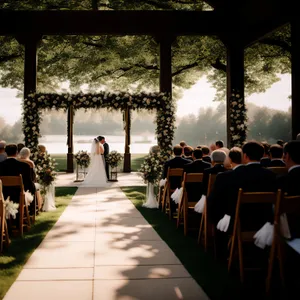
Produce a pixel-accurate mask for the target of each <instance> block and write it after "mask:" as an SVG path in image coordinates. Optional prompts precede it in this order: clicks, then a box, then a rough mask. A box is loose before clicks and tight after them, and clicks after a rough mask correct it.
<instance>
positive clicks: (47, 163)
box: [32, 152, 57, 188]
mask: <svg viewBox="0 0 300 300" xmlns="http://www.w3.org/2000/svg"><path fill="white" fill-rule="evenodd" d="M32 159H33V161H34V163H35V165H36V175H37V180H38V182H39V183H40V184H41V185H42V186H43V187H44V188H45V187H47V186H49V185H50V184H51V183H52V182H53V181H54V180H55V178H56V175H57V173H56V171H55V166H56V165H57V163H56V162H55V159H53V158H52V157H51V156H50V155H49V154H48V153H47V152H36V153H33V155H32Z"/></svg>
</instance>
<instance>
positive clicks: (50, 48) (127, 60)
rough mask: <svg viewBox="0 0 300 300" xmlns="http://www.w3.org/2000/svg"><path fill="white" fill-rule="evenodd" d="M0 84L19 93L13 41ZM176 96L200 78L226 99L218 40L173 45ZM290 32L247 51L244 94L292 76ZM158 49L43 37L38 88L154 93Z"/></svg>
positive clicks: (192, 6)
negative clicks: (62, 85) (283, 75)
mask: <svg viewBox="0 0 300 300" xmlns="http://www.w3.org/2000/svg"><path fill="white" fill-rule="evenodd" d="M0 8H4V9H15V10H16V9H97V8H98V9H105V10H118V9H167V10H174V9H176V10H178V9H181V10H208V9H210V7H209V6H208V5H207V4H206V3H205V2H204V1H202V0H198V1H196V0H195V1H192V0H181V1H178V0H132V1H125V0H105V1H104V0H99V1H91V0H83V1H74V0H72V1H66V0H48V1H46V0H33V1H29V0H27V1H13V0H10V1H4V2H3V3H2V4H1V5H0ZM0 45H1V47H0V70H1V73H0V75H1V77H0V85H1V86H3V87H13V88H17V89H19V90H22V89H23V56H24V49H23V47H22V46H21V45H19V44H18V43H17V42H16V40H15V39H14V38H12V37H0ZM172 51H173V52H172V55H173V56H172V62H173V66H172V67H173V69H172V72H173V74H172V76H173V84H174V88H175V90H176V91H177V94H176V93H175V94H174V97H175V98H176V95H177V96H179V95H180V90H181V89H185V88H189V87H190V86H191V85H193V84H194V83H195V82H196V81H197V80H198V79H199V78H200V77H201V76H202V75H203V74H209V76H208V78H209V80H210V81H211V83H212V84H213V86H214V87H215V88H216V89H217V91H218V93H217V99H218V100H220V99H225V90H226V89H225V87H226V73H225V71H226V51H225V47H224V45H223V44H222V42H221V41H220V40H219V39H218V38H217V37H208V36H201V37H193V36H189V37H178V38H177V39H176V40H175V41H174V43H173V46H172ZM290 51H291V43H290V28H289V26H286V27H284V28H282V29H281V30H279V31H276V32H275V33H273V34H271V35H269V36H268V37H267V38H265V39H263V40H261V41H260V42H258V43H256V44H255V45H253V46H252V47H250V48H247V49H246V50H245V71H246V74H245V89H246V93H248V94H252V93H254V92H264V91H265V90H266V89H267V88H269V87H270V86H271V85H272V84H273V83H274V82H276V81H277V80H279V78H278V74H279V73H287V72H290ZM158 53H159V52H158V44H157V43H156V41H155V40H154V39H153V38H152V37H148V36H125V37H115V36H97V37H95V36H94V37H86V36H44V37H43V38H42V41H41V43H40V45H39V66H38V89H39V90H40V91H55V90H57V89H58V87H59V83H60V82H64V81H66V80H68V81H70V85H71V88H72V89H73V90H79V89H80V86H81V85H82V84H87V85H88V88H89V89H90V90H95V89H99V88H100V87H102V88H104V87H106V88H107V89H111V90H119V89H122V90H127V89H128V90H130V89H134V90H141V89H149V90H158V86H159V85H158V78H159V63H158V61H159V59H158Z"/></svg>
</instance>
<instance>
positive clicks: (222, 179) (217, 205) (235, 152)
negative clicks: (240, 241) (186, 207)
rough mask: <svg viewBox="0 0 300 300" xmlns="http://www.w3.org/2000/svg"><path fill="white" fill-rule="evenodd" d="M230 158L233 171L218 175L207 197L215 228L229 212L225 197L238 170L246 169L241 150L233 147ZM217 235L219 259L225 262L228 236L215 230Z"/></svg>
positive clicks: (210, 219) (208, 210) (211, 219)
mask: <svg viewBox="0 0 300 300" xmlns="http://www.w3.org/2000/svg"><path fill="white" fill-rule="evenodd" d="M228 157H229V161H230V164H231V167H232V169H231V170H228V171H225V172H222V173H219V174H218V175H217V177H216V181H215V183H214V185H213V188H212V191H211V193H210V194H209V196H208V197H207V214H208V219H209V222H210V223H212V224H213V226H214V227H215V226H216V225H217V224H218V222H219V220H220V219H222V218H223V216H224V215H225V213H226V210H227V203H226V201H225V199H224V195H226V194H229V192H230V190H228V189H230V186H231V184H232V182H233V181H234V180H235V176H236V175H235V173H236V172H237V169H238V168H243V167H244V165H242V157H243V153H242V149H241V148H239V147H233V148H232V149H231V150H230V151H229V154H228ZM215 234H216V235H215V242H216V251H217V253H216V254H217V258H218V259H219V260H221V261H224V260H225V259H226V258H227V244H228V235H227V233H224V232H221V231H219V230H215Z"/></svg>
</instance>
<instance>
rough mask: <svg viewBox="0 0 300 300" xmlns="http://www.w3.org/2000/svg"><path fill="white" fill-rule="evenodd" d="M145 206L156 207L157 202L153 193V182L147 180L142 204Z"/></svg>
mask: <svg viewBox="0 0 300 300" xmlns="http://www.w3.org/2000/svg"><path fill="white" fill-rule="evenodd" d="M143 206H144V207H147V208H158V202H157V200H156V197H155V194H154V185H153V183H150V182H148V185H147V190H146V202H145V203H144V204H143Z"/></svg>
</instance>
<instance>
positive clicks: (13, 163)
mask: <svg viewBox="0 0 300 300" xmlns="http://www.w3.org/2000/svg"><path fill="white" fill-rule="evenodd" d="M5 152H6V153H7V159H6V160H5V161H3V162H1V163H0V176H18V175H20V174H21V175H22V179H23V185H24V190H25V191H27V190H29V192H30V193H31V194H32V195H34V194H35V185H34V183H33V181H32V177H31V172H30V167H29V165H28V164H27V163H24V162H20V161H18V160H17V159H16V158H17V153H18V152H17V145H15V144H8V145H7V146H6V147H5ZM19 194H20V192H19V191H18V190H16V189H15V188H8V187H4V188H3V195H4V197H5V198H7V196H10V199H11V200H12V201H14V202H19Z"/></svg>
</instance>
